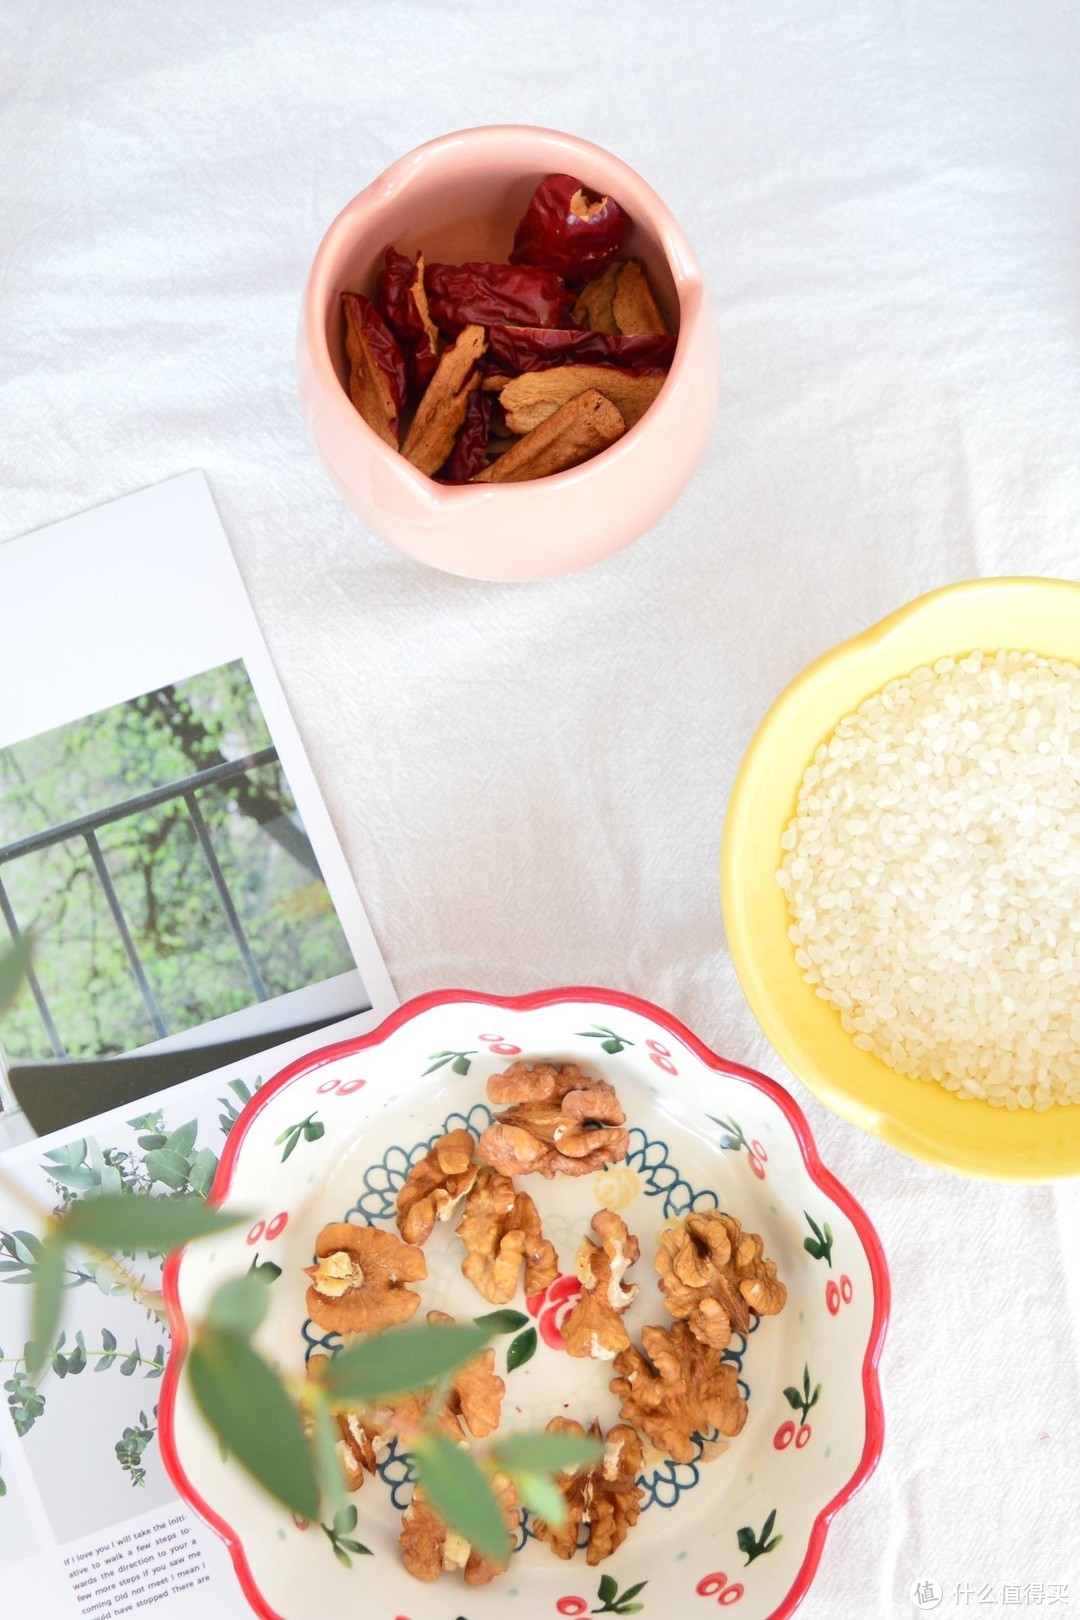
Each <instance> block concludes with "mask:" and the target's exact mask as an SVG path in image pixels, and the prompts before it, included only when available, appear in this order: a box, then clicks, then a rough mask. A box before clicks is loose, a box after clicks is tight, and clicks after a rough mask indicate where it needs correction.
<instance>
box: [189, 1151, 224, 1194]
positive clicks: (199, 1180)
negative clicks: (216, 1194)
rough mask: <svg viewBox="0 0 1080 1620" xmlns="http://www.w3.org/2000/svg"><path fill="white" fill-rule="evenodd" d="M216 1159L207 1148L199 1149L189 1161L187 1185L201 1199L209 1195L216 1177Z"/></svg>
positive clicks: (215, 1155)
mask: <svg viewBox="0 0 1080 1620" xmlns="http://www.w3.org/2000/svg"><path fill="white" fill-rule="evenodd" d="M217 1167H218V1158H217V1154H216V1153H211V1151H210V1149H209V1148H200V1149H199V1151H198V1153H196V1155H195V1157H194V1158H193V1159H192V1161H191V1169H190V1170H189V1171H188V1183H189V1185H190V1186H192V1187H193V1188H194V1189H195V1191H196V1192H197V1193H198V1194H199V1195H200V1197H202V1198H206V1197H207V1196H208V1195H209V1192H210V1188H211V1187H212V1186H213V1184H214V1177H215V1176H216V1175H217Z"/></svg>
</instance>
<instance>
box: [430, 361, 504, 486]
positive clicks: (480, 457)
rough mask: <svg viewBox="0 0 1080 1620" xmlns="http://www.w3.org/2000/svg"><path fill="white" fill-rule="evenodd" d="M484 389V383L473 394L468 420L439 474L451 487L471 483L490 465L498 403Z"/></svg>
mask: <svg viewBox="0 0 1080 1620" xmlns="http://www.w3.org/2000/svg"><path fill="white" fill-rule="evenodd" d="M483 386H484V385H483V383H481V384H480V387H479V388H477V389H474V391H473V392H472V393H471V394H470V395H469V403H468V405H467V406H466V408H465V420H464V422H463V423H462V425H461V428H460V430H459V432H458V436H457V438H456V439H455V440H454V448H453V449H452V450H451V452H450V454H449V456H448V457H447V459H446V463H445V465H444V466H443V470H442V472H441V473H440V474H439V476H440V478H445V479H446V481H447V483H448V484H467V483H468V482H469V479H470V478H475V477H476V475H477V473H480V472H483V470H484V468H485V467H486V466H487V447H488V428H489V426H490V424H491V413H492V409H493V406H494V400H493V398H492V396H491V395H490V394H487V393H482V392H481V389H482V388H483Z"/></svg>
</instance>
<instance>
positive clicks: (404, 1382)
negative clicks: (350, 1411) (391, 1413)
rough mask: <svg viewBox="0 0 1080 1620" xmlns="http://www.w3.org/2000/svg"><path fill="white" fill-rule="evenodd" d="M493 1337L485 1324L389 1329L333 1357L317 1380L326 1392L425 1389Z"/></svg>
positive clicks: (353, 1395)
mask: <svg viewBox="0 0 1080 1620" xmlns="http://www.w3.org/2000/svg"><path fill="white" fill-rule="evenodd" d="M491 1337H492V1332H491V1330H490V1329H488V1328H486V1327H479V1326H476V1325H475V1324H468V1323H454V1324H453V1325H452V1326H446V1327H443V1326H434V1327H406V1328H393V1329H391V1330H390V1332H389V1333H381V1334H380V1335H379V1337H378V1338H377V1339H373V1340H370V1341H369V1342H368V1343H366V1344H357V1345H354V1346H353V1347H352V1349H350V1350H343V1351H342V1352H341V1354H340V1355H337V1356H335V1357H334V1359H333V1360H332V1361H331V1363H330V1365H329V1367H328V1368H327V1369H326V1374H325V1376H324V1378H323V1380H322V1387H323V1389H324V1390H325V1391H326V1393H327V1394H328V1395H332V1396H341V1397H345V1398H347V1399H350V1400H358V1401H379V1400H384V1399H385V1398H386V1397H387V1396H390V1395H404V1394H409V1393H410V1392H411V1391H413V1390H418V1389H426V1388H427V1387H428V1386H429V1385H430V1384H434V1383H435V1382H436V1380H437V1379H440V1378H447V1377H449V1375H450V1374H451V1373H454V1372H456V1371H457V1370H458V1368H459V1367H463V1366H464V1365H465V1364H466V1362H469V1361H472V1359H473V1357H474V1356H477V1355H479V1353H480V1351H481V1350H483V1348H484V1346H485V1345H486V1344H487V1343H488V1341H489V1339H491Z"/></svg>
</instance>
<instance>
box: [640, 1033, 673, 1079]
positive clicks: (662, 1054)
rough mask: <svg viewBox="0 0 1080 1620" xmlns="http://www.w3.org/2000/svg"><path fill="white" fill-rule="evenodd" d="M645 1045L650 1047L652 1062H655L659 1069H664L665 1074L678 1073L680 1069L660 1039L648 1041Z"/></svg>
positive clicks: (650, 1059)
mask: <svg viewBox="0 0 1080 1620" xmlns="http://www.w3.org/2000/svg"><path fill="white" fill-rule="evenodd" d="M645 1045H646V1046H647V1047H648V1049H649V1061H650V1062H651V1063H655V1064H656V1067H657V1068H658V1069H663V1071H664V1073H665V1074H678V1072H679V1071H678V1069H677V1068H676V1067H675V1065H674V1063H672V1061H671V1053H670V1052H669V1051H668V1049H667V1047H666V1046H661V1044H660V1042H659V1041H646V1042H645Z"/></svg>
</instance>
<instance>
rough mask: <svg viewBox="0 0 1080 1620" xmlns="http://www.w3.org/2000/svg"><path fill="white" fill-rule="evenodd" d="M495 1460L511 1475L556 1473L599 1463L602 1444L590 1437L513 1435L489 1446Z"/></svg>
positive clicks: (594, 1437) (585, 1435) (602, 1449)
mask: <svg viewBox="0 0 1080 1620" xmlns="http://www.w3.org/2000/svg"><path fill="white" fill-rule="evenodd" d="M492 1452H493V1455H494V1456H495V1458H496V1460H497V1461H498V1462H499V1463H500V1464H501V1465H502V1467H503V1468H505V1469H506V1470H507V1472H508V1473H511V1474H512V1473H514V1472H515V1471H516V1470H517V1469H519V1468H520V1469H522V1470H524V1471H525V1472H526V1473H542V1474H557V1473H561V1472H562V1471H563V1470H564V1469H570V1468H574V1469H577V1468H584V1467H585V1466H586V1465H587V1464H588V1463H594V1462H599V1461H600V1458H601V1457H602V1456H603V1455H604V1442H603V1441H602V1440H601V1439H599V1438H598V1437H597V1436H596V1435H592V1434H514V1435H511V1436H510V1437H509V1438H508V1439H506V1440H501V1441H499V1443H498V1444H497V1445H495V1446H493V1447H492Z"/></svg>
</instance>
